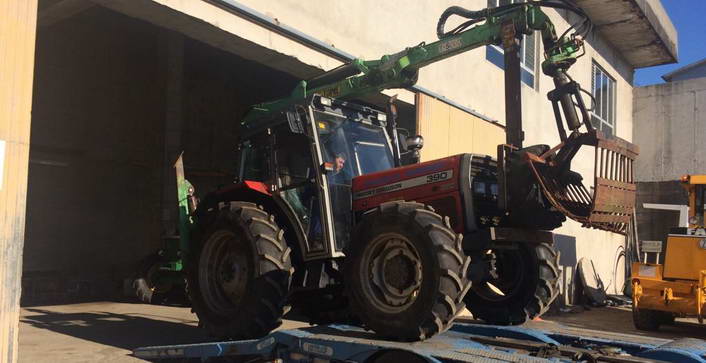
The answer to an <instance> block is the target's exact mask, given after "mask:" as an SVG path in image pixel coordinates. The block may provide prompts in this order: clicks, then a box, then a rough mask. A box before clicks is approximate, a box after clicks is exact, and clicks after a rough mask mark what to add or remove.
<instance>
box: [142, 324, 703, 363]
mask: <svg viewBox="0 0 706 363" xmlns="http://www.w3.org/2000/svg"><path fill="white" fill-rule="evenodd" d="M558 327H561V326H560V325H559V326H558ZM133 355H134V356H135V357H138V358H142V359H146V360H150V361H167V362H168V361H170V360H172V359H180V361H184V360H186V361H192V360H193V361H196V362H198V361H201V362H206V361H209V360H210V359H211V358H219V357H220V358H228V357H230V358H232V360H233V361H243V362H244V361H248V362H404V363H416V362H577V361H582V362H650V361H661V362H706V341H703V340H699V339H691V338H685V339H678V340H666V339H657V338H645V337H639V336H632V335H627V334H608V335H606V336H605V337H601V334H589V335H586V334H580V333H578V334H577V331H576V330H572V329H566V330H565V329H561V328H559V329H548V330H544V329H542V330H540V329H528V328H524V327H513V326H492V325H482V324H467V323H457V324H454V325H453V326H452V327H451V329H449V330H448V331H447V332H445V333H443V334H439V335H436V336H434V337H433V338H431V339H428V340H425V341H421V342H415V343H404V342H395V341H386V340H380V339H378V338H376V337H375V335H374V334H373V333H371V332H368V331H365V330H363V329H361V328H358V327H352V326H347V325H325V326H315V327H310V328H302V329H293V330H281V331H276V332H273V333H271V334H269V335H267V336H266V337H264V338H262V339H254V340H242V341H226V342H214V343H201V344H185V345H170V346H155V347H144V348H138V349H135V350H134V352H133ZM219 361H222V360H219Z"/></svg>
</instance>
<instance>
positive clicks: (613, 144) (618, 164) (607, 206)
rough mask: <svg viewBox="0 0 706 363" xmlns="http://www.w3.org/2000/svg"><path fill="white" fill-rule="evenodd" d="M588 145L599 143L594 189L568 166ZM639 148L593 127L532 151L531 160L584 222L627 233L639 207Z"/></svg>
mask: <svg viewBox="0 0 706 363" xmlns="http://www.w3.org/2000/svg"><path fill="white" fill-rule="evenodd" d="M582 146H593V147H594V148H595V168H594V183H593V185H594V190H593V192H590V191H589V190H588V189H587V188H586V186H585V185H584V184H583V178H582V177H581V175H579V174H578V173H575V172H571V171H570V170H568V167H569V166H570V161H571V159H572V158H573V157H574V156H575V155H576V152H577V151H578V149H579V148H580V147H582ZM637 154H638V147H637V145H634V144H632V143H630V142H628V141H625V140H623V139H620V138H607V137H605V136H604V135H603V133H602V132H601V131H598V130H590V131H589V132H587V133H583V134H579V136H577V137H574V138H569V139H567V140H565V141H564V142H562V143H561V144H560V145H559V146H557V147H555V148H553V149H551V150H549V151H548V152H546V153H545V154H543V155H541V156H535V155H529V157H528V161H529V164H530V169H531V170H532V172H533V173H534V175H535V177H536V178H537V181H538V183H539V185H540V186H541V188H542V191H543V192H544V195H545V196H546V198H547V199H548V200H549V202H550V203H551V204H552V205H553V206H554V207H555V208H556V209H558V210H559V211H561V212H562V213H564V214H565V215H566V216H568V217H569V218H571V219H573V220H575V221H578V222H580V223H581V224H582V225H583V226H584V227H590V228H597V229H601V230H605V231H611V232H616V233H620V234H627V232H628V225H629V224H630V221H631V219H632V214H633V212H634V207H635V193H636V187H635V179H634V173H633V164H634V162H635V158H636V157H637Z"/></svg>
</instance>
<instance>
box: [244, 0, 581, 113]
mask: <svg viewBox="0 0 706 363" xmlns="http://www.w3.org/2000/svg"><path fill="white" fill-rule="evenodd" d="M474 13H476V14H482V17H483V18H485V22H483V23H482V24H478V25H476V26H474V27H472V28H470V29H468V30H465V31H463V32H460V33H457V34H453V35H451V36H447V37H443V38H442V39H440V40H438V41H435V42H433V43H429V44H425V43H421V44H419V45H417V46H414V47H410V48H407V49H405V50H403V51H401V52H398V53H395V54H390V55H385V56H383V57H382V58H380V59H379V60H371V61H366V60H362V59H355V60H353V61H351V62H350V63H347V64H345V65H343V66H341V67H338V68H336V69H333V70H331V71H329V72H326V73H323V74H322V75H320V76H318V77H316V78H314V79H312V80H309V81H300V82H299V84H298V85H297V87H296V88H295V89H294V91H293V92H292V94H291V96H290V97H288V98H284V99H280V100H276V101H272V102H267V103H262V104H258V105H255V106H254V107H253V108H252V109H251V111H250V112H249V113H248V114H247V115H246V116H245V118H244V120H243V125H244V126H246V127H248V126H250V124H251V122H253V121H255V120H256V119H259V118H261V117H262V116H263V115H266V114H270V113H272V112H276V111H279V110H281V109H283V108H284V107H286V106H287V105H289V104H291V103H292V102H294V101H296V100H302V99H305V98H306V97H308V96H310V95H312V94H319V95H322V96H325V97H331V98H339V99H352V98H357V97H361V96H364V95H368V94H372V93H377V92H380V91H382V90H385V89H391V88H405V87H410V86H412V85H414V84H415V83H416V82H417V76H418V72H419V69H420V68H422V67H424V66H427V65H429V64H432V63H435V62H439V61H441V60H444V59H446V58H449V57H453V56H455V55H457V54H461V53H464V52H467V51H469V50H472V49H475V48H478V47H481V46H484V45H489V44H500V43H501V42H502V36H503V24H508V22H512V24H513V25H514V27H515V34H518V35H519V34H531V33H532V32H533V31H540V32H541V36H542V43H543V46H544V50H545V52H544V53H545V60H544V61H543V63H542V71H543V72H544V73H545V74H547V75H549V76H551V77H555V79H556V77H557V76H559V75H561V74H562V73H563V72H565V71H566V69H568V68H569V67H570V66H571V65H572V64H573V63H574V62H575V61H576V58H577V57H578V53H579V51H580V49H581V48H582V42H581V40H580V38H576V37H568V36H567V37H563V38H562V39H559V38H558V37H557V34H556V32H555V29H554V25H553V24H552V22H551V21H550V20H549V18H548V17H547V15H546V14H545V13H544V12H543V11H542V10H541V9H540V6H538V5H532V4H523V5H520V6H513V7H507V6H506V7H498V8H489V9H485V10H482V11H478V12H474ZM447 17H448V16H447ZM567 82H568V80H567ZM253 126H254V122H253Z"/></svg>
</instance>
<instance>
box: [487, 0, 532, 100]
mask: <svg viewBox="0 0 706 363" xmlns="http://www.w3.org/2000/svg"><path fill="white" fill-rule="evenodd" d="M519 2H524V0H488V7H489V8H493V7H497V6H503V5H508V4H512V3H519ZM534 48H535V36H534V33H532V35H523V36H522V41H521V42H520V51H519V53H520V54H519V55H520V68H521V72H520V73H521V77H522V82H523V83H525V84H526V85H528V86H530V87H532V88H534V86H535V83H534V76H535V71H534V70H535V50H534ZM485 59H487V60H489V61H490V62H491V63H493V64H495V65H496V66H498V67H500V68H502V69H505V55H504V52H503V48H501V47H499V46H497V45H489V46H487V47H485Z"/></svg>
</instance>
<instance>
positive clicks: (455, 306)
mask: <svg viewBox="0 0 706 363" xmlns="http://www.w3.org/2000/svg"><path fill="white" fill-rule="evenodd" d="M461 240H462V237H461V235H458V234H456V233H454V232H453V230H452V229H451V227H450V225H449V220H448V218H442V217H441V216H439V215H438V214H436V213H435V212H434V210H433V209H432V208H431V207H429V206H425V205H424V204H420V203H411V202H390V203H385V204H382V205H380V206H379V207H378V208H377V209H376V210H375V211H373V212H371V213H369V214H367V215H366V216H365V217H364V218H363V220H362V222H361V223H360V224H359V225H358V226H357V228H356V232H355V238H353V239H352V241H354V242H353V244H352V246H351V248H350V251H348V257H347V259H346V265H345V269H344V280H345V286H346V292H347V295H348V297H349V299H350V307H351V310H352V312H353V314H354V315H355V316H356V317H357V318H359V319H360V321H361V322H362V324H363V325H364V326H365V327H367V328H370V329H372V330H374V331H375V332H376V333H377V334H378V335H380V336H382V337H384V338H390V339H394V340H402V341H415V340H423V339H426V338H429V337H431V336H433V335H434V334H437V333H440V332H443V331H445V330H446V329H448V328H449V326H450V325H451V323H452V322H453V320H454V318H456V316H457V315H458V314H459V313H460V312H461V311H462V310H463V308H464V303H463V296H464V295H465V294H466V292H467V291H468V289H469V288H470V286H471V285H470V281H468V279H467V278H466V270H467V269H468V266H469V265H470V261H471V260H470V258H469V257H467V256H466V255H465V254H464V253H463V250H462V246H461Z"/></svg>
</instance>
